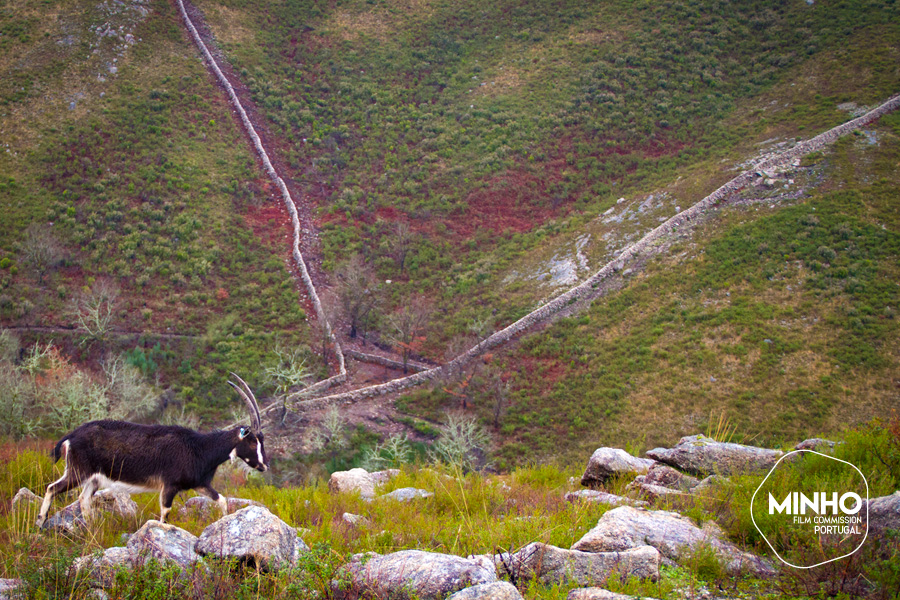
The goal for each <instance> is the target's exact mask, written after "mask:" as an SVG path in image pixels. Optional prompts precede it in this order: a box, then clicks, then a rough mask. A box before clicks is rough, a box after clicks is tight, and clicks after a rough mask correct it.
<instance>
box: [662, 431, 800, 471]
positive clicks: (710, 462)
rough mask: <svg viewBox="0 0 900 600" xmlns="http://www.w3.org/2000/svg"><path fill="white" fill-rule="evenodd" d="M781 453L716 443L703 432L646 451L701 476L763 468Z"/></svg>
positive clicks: (741, 445) (773, 462) (772, 463)
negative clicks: (669, 446)
mask: <svg viewBox="0 0 900 600" xmlns="http://www.w3.org/2000/svg"><path fill="white" fill-rule="evenodd" d="M783 455H784V453H783V452H781V451H780V450H768V449H766V448H756V447H755V446H744V445H743V444H733V443H730V442H717V441H716V440H714V439H712V438H708V437H706V436H705V435H691V436H687V437H683V438H681V440H680V441H679V442H678V444H677V445H676V446H675V447H674V448H668V449H667V448H655V449H653V450H650V451H649V452H647V456H649V457H650V458H653V459H655V460H658V461H659V462H662V463H666V464H668V465H671V466H673V467H677V468H678V469H680V470H682V471H686V472H688V473H692V474H694V475H701V476H703V477H705V476H707V475H712V474H719V475H726V476H727V475H736V474H741V473H751V472H758V471H765V470H766V469H769V468H771V467H772V465H774V464H775V462H776V461H777V460H778V459H779V458H781V457H782V456H783Z"/></svg>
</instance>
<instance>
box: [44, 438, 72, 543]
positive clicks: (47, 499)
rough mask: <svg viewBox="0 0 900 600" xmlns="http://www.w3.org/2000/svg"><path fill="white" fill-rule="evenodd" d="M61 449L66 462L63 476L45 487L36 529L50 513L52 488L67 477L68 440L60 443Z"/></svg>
mask: <svg viewBox="0 0 900 600" xmlns="http://www.w3.org/2000/svg"><path fill="white" fill-rule="evenodd" d="M62 449H63V459H64V460H65V461H66V462H65V467H64V468H63V474H62V477H60V478H59V479H57V480H56V481H54V482H53V483H51V484H50V485H48V486H47V492H46V493H45V494H44V501H43V503H41V511H40V512H39V513H38V518H37V526H38V527H40V526H41V525H42V524H43V523H44V519H46V518H47V513H48V512H50V503H51V502H52V501H53V491H52V490H53V486H55V485H56V484H58V483H62V482H63V481H65V480H66V477H68V476H69V440H66V441H64V442H63V443H62Z"/></svg>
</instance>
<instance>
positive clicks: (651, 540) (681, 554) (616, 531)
mask: <svg viewBox="0 0 900 600" xmlns="http://www.w3.org/2000/svg"><path fill="white" fill-rule="evenodd" d="M641 546H653V547H654V548H656V549H657V550H659V552H660V553H662V555H663V556H664V557H666V558H668V559H670V560H672V561H675V562H678V561H679V560H682V559H685V558H687V557H689V556H690V555H691V554H693V553H694V552H696V551H698V550H701V549H703V548H704V547H709V548H712V549H713V550H714V551H715V552H716V554H717V555H718V556H719V559H720V560H721V562H722V565H723V567H724V568H725V570H726V571H727V572H728V573H729V574H732V575H737V574H740V573H742V572H749V573H753V574H755V575H760V576H768V575H772V574H774V570H773V569H772V566H771V565H770V564H769V563H768V562H767V561H765V560H763V559H761V558H759V557H758V556H754V555H753V554H750V553H747V552H743V551H741V550H740V549H739V548H738V547H737V546H735V545H734V544H732V543H731V542H729V541H728V540H726V539H725V536H724V534H723V533H722V531H721V530H720V529H719V527H718V526H716V525H715V523H713V522H711V521H710V522H708V523H707V524H706V525H705V526H704V527H703V528H700V527H698V526H697V525H696V524H695V523H694V522H693V521H692V520H691V519H689V518H688V517H684V516H682V515H679V514H677V513H673V512H667V511H662V510H644V509H638V508H632V507H630V506H621V507H619V508H614V509H612V510H611V511H609V512H607V513H605V514H604V515H603V516H602V517H600V520H599V521H598V522H597V525H596V526H595V527H594V528H593V529H591V530H590V531H588V532H587V533H586V534H584V536H583V537H582V538H581V539H580V540H578V541H577V542H575V544H574V545H573V546H572V549H573V550H581V551H583V552H622V551H625V550H629V549H632V548H638V547H641Z"/></svg>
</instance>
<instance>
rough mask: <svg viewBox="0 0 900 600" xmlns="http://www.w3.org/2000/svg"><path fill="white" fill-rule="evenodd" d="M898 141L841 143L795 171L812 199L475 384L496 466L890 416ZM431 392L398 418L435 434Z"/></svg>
mask: <svg viewBox="0 0 900 600" xmlns="http://www.w3.org/2000/svg"><path fill="white" fill-rule="evenodd" d="M898 134H900V118H898V117H897V115H892V116H890V117H889V118H885V119H884V120H883V121H882V124H881V126H879V127H878V128H876V129H874V130H872V131H871V132H870V134H869V135H871V136H872V137H871V138H867V137H866V136H865V135H861V136H857V137H853V138H851V139H847V140H844V141H842V142H840V143H839V144H838V145H837V146H836V148H835V149H834V152H833V153H829V154H827V155H825V156H819V157H814V158H813V159H812V162H813V163H814V164H810V165H809V166H808V167H805V169H808V170H809V171H811V172H815V173H817V174H816V176H815V177H816V178H817V179H818V180H819V181H820V182H821V184H820V186H819V187H818V188H816V189H815V190H814V191H812V193H810V194H809V196H808V197H804V198H803V199H801V200H795V201H784V200H782V201H780V202H776V201H774V200H769V201H766V200H765V199H754V200H752V201H749V202H747V203H746V204H744V205H739V206H736V207H734V208H728V209H725V210H722V211H721V212H720V214H718V215H716V217H715V218H714V219H712V220H710V221H709V222H707V223H706V224H705V225H704V226H703V227H702V228H701V229H700V230H699V231H697V232H695V234H694V235H693V237H692V238H687V239H685V240H683V241H680V242H678V243H677V244H676V245H675V246H674V247H673V248H671V251H670V253H669V254H668V255H664V256H662V257H659V258H657V259H655V260H653V261H651V262H650V263H649V264H648V265H647V267H646V269H645V270H644V271H643V272H640V273H639V274H637V275H636V276H634V277H630V278H628V280H627V283H626V284H625V287H624V288H623V289H622V290H621V291H619V292H615V293H612V294H610V295H608V296H606V297H604V298H603V299H602V300H600V301H598V302H595V303H594V305H593V306H592V307H591V308H590V309H589V310H588V311H587V312H585V313H584V314H583V315H580V316H576V317H572V318H568V319H565V320H563V321H561V322H559V323H557V324H555V325H553V326H551V327H550V328H548V329H547V330H546V331H545V332H543V333H541V334H538V335H534V336H532V337H530V338H527V339H525V340H524V341H523V342H522V343H521V345H520V346H519V347H517V348H515V349H512V350H510V351H508V352H503V353H500V354H498V355H497V356H494V357H493V359H492V363H491V364H489V365H486V366H485V365H483V366H480V367H476V368H475V369H474V370H473V372H472V373H471V377H472V380H471V382H470V383H469V384H468V387H469V388H470V389H471V393H470V396H471V397H470V399H469V402H470V404H471V405H473V406H474V410H475V411H477V412H478V413H479V414H480V415H481V416H482V417H483V419H484V420H485V421H486V422H491V421H494V423H495V426H496V428H497V434H498V439H499V440H500V446H501V448H500V454H501V456H502V457H503V458H502V459H501V464H505V463H506V462H507V461H508V462H509V463H516V462H521V461H522V460H534V458H535V453H537V455H538V456H539V457H541V458H550V457H553V456H556V457H569V458H572V457H574V456H577V455H579V454H581V455H583V454H584V453H585V452H588V451H590V449H593V448H595V447H597V446H600V445H612V446H623V447H624V446H626V445H628V446H629V447H631V448H634V449H636V450H643V449H647V448H652V447H654V446H657V445H661V444H663V443H671V442H673V441H675V439H677V437H679V436H681V435H689V434H692V433H695V432H697V431H698V430H699V431H705V430H706V428H707V427H708V426H713V427H714V426H715V423H716V422H718V421H719V420H720V419H726V420H728V421H729V422H730V423H731V425H732V426H733V427H734V428H735V429H736V437H737V439H741V440H750V441H753V442H754V443H757V444H762V445H767V444H768V445H772V444H775V445H777V444H780V443H787V442H792V441H796V440H799V439H802V438H803V437H804V436H808V435H811V434H813V433H816V434H833V433H836V432H838V431H841V430H842V429H844V428H845V427H847V426H848V425H852V424H854V423H859V422H863V421H867V420H869V419H871V418H873V417H884V416H888V415H891V414H893V413H894V412H896V411H897V410H898V409H900V402H898V396H897V388H896V382H897V380H898V376H900V356H898V354H897V349H898V348H900V344H898V340H900V336H898V320H897V314H896V311H897V306H898V300H900V290H898V287H897V281H898V275H900V273H898V271H897V269H898V261H897V256H898V255H900V210H898V206H900V204H898V200H900V196H898V191H897V190H898V189H900V188H898V185H900V169H898V167H897V164H898V163H897V157H898V153H900V135H898ZM871 140H877V142H875V143H873V142H872V141H871ZM802 170H803V169H801V171H802ZM800 176H802V173H800V174H796V175H792V177H798V178H799V177H800ZM751 191H757V190H751ZM785 204H787V206H785ZM497 378H499V379H501V380H503V381H504V382H505V383H504V384H503V385H504V386H505V387H504V388H502V389H505V394H503V395H504V396H505V398H503V405H502V406H501V407H500V409H499V410H500V411H501V412H500V415H501V416H500V418H499V419H497V418H496V416H497V412H496V411H497V410H498V404H497V403H498V398H500V396H501V395H498V391H497V390H498V387H497V385H496V384H495V383H493V381H495V380H496V379H497ZM446 389H447V388H446V387H443V388H438V389H435V390H432V391H427V390H424V391H419V392H415V393H412V394H409V395H407V396H406V397H404V398H401V400H400V401H399V402H398V406H400V407H401V409H402V410H405V411H407V412H409V413H411V414H413V415H417V416H421V417H424V418H430V419H437V418H439V417H440V412H441V411H442V410H447V409H455V408H457V407H458V406H459V398H458V397H456V396H454V395H451V394H448V393H447V392H446ZM710 421H712V423H710Z"/></svg>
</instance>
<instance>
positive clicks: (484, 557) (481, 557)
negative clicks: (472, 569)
mask: <svg viewBox="0 0 900 600" xmlns="http://www.w3.org/2000/svg"><path fill="white" fill-rule="evenodd" d="M496 559H497V557H496V556H494V555H493V554H470V555H469V556H467V557H466V560H471V561H473V562H475V563H477V564H478V565H480V566H482V567H484V568H485V569H487V570H488V571H493V572H494V573H496V572H497V564H496V563H495V562H494V561H495V560H496Z"/></svg>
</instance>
